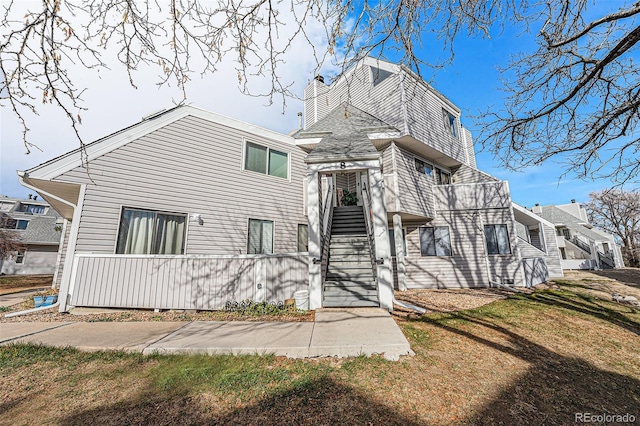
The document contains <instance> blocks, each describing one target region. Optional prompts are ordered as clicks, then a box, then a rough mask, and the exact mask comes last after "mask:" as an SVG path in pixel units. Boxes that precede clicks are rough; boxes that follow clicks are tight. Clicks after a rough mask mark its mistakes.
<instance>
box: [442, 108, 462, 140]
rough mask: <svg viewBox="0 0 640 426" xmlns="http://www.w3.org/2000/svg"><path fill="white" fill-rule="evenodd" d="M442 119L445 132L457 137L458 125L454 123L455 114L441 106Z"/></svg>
mask: <svg viewBox="0 0 640 426" xmlns="http://www.w3.org/2000/svg"><path fill="white" fill-rule="evenodd" d="M442 120H443V123H444V128H445V130H446V131H447V132H449V133H450V134H451V136H453V137H454V138H457V137H458V126H457V123H456V117H455V115H453V114H451V113H450V112H449V111H447V110H446V109H444V108H442Z"/></svg>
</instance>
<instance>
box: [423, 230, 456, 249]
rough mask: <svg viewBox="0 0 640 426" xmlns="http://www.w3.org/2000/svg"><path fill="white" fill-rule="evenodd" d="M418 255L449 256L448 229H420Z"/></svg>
mask: <svg viewBox="0 0 640 426" xmlns="http://www.w3.org/2000/svg"><path fill="white" fill-rule="evenodd" d="M420 254H421V255H422V256H451V239H450V237H449V227H448V226H435V227H428V228H420Z"/></svg>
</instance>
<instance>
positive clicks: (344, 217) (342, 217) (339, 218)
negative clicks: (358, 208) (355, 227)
mask: <svg viewBox="0 0 640 426" xmlns="http://www.w3.org/2000/svg"><path fill="white" fill-rule="evenodd" d="M344 220H355V221H358V222H364V215H363V214H362V213H360V214H358V213H349V214H341V215H337V216H336V215H334V216H333V223H335V222H339V221H344Z"/></svg>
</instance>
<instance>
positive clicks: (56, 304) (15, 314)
mask: <svg viewBox="0 0 640 426" xmlns="http://www.w3.org/2000/svg"><path fill="white" fill-rule="evenodd" d="M59 304H60V297H58V301H57V302H56V303H54V304H53V305H47V306H40V307H39V308H31V309H27V310H26V311H20V312H12V313H10V314H6V315H5V316H4V317H5V318H11V317H19V316H21V315H28V314H33V313H34V312H40V311H44V310H47V309H51V308H56V307H57V306H58V305H59Z"/></svg>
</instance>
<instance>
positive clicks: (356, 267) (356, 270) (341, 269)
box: [327, 262, 373, 274]
mask: <svg viewBox="0 0 640 426" xmlns="http://www.w3.org/2000/svg"><path fill="white" fill-rule="evenodd" d="M371 268H372V267H371V262H369V263H348V262H340V263H338V264H332V263H331V262H329V267H328V268H327V272H328V273H332V274H340V273H345V274H360V273H365V272H370V273H373V272H372V269H371Z"/></svg>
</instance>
